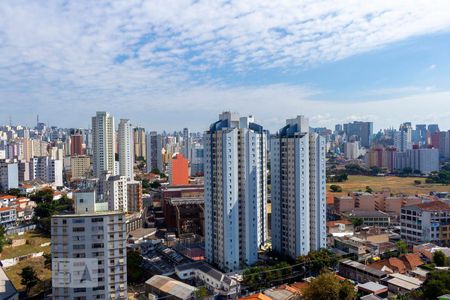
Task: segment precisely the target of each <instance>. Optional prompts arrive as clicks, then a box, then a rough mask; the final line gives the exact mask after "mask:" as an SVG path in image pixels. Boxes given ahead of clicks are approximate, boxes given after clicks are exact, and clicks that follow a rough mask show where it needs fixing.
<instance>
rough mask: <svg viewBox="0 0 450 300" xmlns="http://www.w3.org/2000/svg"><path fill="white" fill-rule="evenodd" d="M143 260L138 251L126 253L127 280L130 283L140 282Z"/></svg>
mask: <svg viewBox="0 0 450 300" xmlns="http://www.w3.org/2000/svg"><path fill="white" fill-rule="evenodd" d="M142 261H143V258H142V256H141V254H140V253H139V252H138V251H128V252H127V279H128V282H130V283H137V282H140V281H141V280H142V275H143V271H142V267H141V264H142Z"/></svg>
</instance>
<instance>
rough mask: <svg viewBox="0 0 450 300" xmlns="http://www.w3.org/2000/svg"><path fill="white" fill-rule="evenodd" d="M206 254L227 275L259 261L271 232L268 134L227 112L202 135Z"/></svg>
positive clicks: (251, 121)
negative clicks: (259, 251)
mask: <svg viewBox="0 0 450 300" xmlns="http://www.w3.org/2000/svg"><path fill="white" fill-rule="evenodd" d="M204 148H205V254H206V257H207V259H208V261H209V262H211V263H213V264H216V265H217V266H218V267H219V268H221V269H223V270H238V269H240V268H242V267H243V266H244V265H251V264H253V263H255V262H256V261H257V259H258V249H259V248H260V246H262V245H263V244H264V243H265V242H266V240H267V236H268V228H267V203H266V202H267V131H265V130H264V129H263V127H262V126H260V125H258V124H256V123H254V119H253V117H251V116H250V117H243V118H239V115H237V114H235V113H230V112H224V113H222V114H221V115H220V116H219V120H218V121H217V122H215V123H213V124H212V125H211V126H210V128H209V130H208V131H207V132H206V133H205V135H204Z"/></svg>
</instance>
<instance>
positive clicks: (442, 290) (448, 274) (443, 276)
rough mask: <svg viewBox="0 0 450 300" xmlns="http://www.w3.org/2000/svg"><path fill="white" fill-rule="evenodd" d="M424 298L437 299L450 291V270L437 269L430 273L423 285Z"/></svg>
mask: <svg viewBox="0 0 450 300" xmlns="http://www.w3.org/2000/svg"><path fill="white" fill-rule="evenodd" d="M422 290H423V298H424V299H430V300H431V299H432V300H435V299H436V298H437V297H439V296H442V295H445V294H449V293H450V271H448V270H444V271H442V270H435V271H431V272H430V273H428V277H427V280H425V282H424V283H423V285H422Z"/></svg>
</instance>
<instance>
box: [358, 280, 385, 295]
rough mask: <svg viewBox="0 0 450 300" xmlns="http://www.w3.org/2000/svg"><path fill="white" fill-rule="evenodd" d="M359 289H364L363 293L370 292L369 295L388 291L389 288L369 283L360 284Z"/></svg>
mask: <svg viewBox="0 0 450 300" xmlns="http://www.w3.org/2000/svg"><path fill="white" fill-rule="evenodd" d="M357 287H358V289H362V290H363V291H366V292H369V293H380V292H383V291H385V290H386V291H387V286H384V285H382V284H379V283H376V282H373V281H369V282H366V283H360V284H358V286H357Z"/></svg>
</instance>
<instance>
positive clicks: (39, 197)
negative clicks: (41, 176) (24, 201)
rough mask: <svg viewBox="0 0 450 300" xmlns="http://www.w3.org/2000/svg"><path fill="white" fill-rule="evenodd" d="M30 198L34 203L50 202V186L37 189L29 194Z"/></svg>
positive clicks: (51, 192)
mask: <svg viewBox="0 0 450 300" xmlns="http://www.w3.org/2000/svg"><path fill="white" fill-rule="evenodd" d="M30 200H31V201H34V202H36V203H41V202H52V201H53V190H52V189H51V188H46V189H42V190H39V191H37V192H35V193H34V194H32V195H31V196H30Z"/></svg>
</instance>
